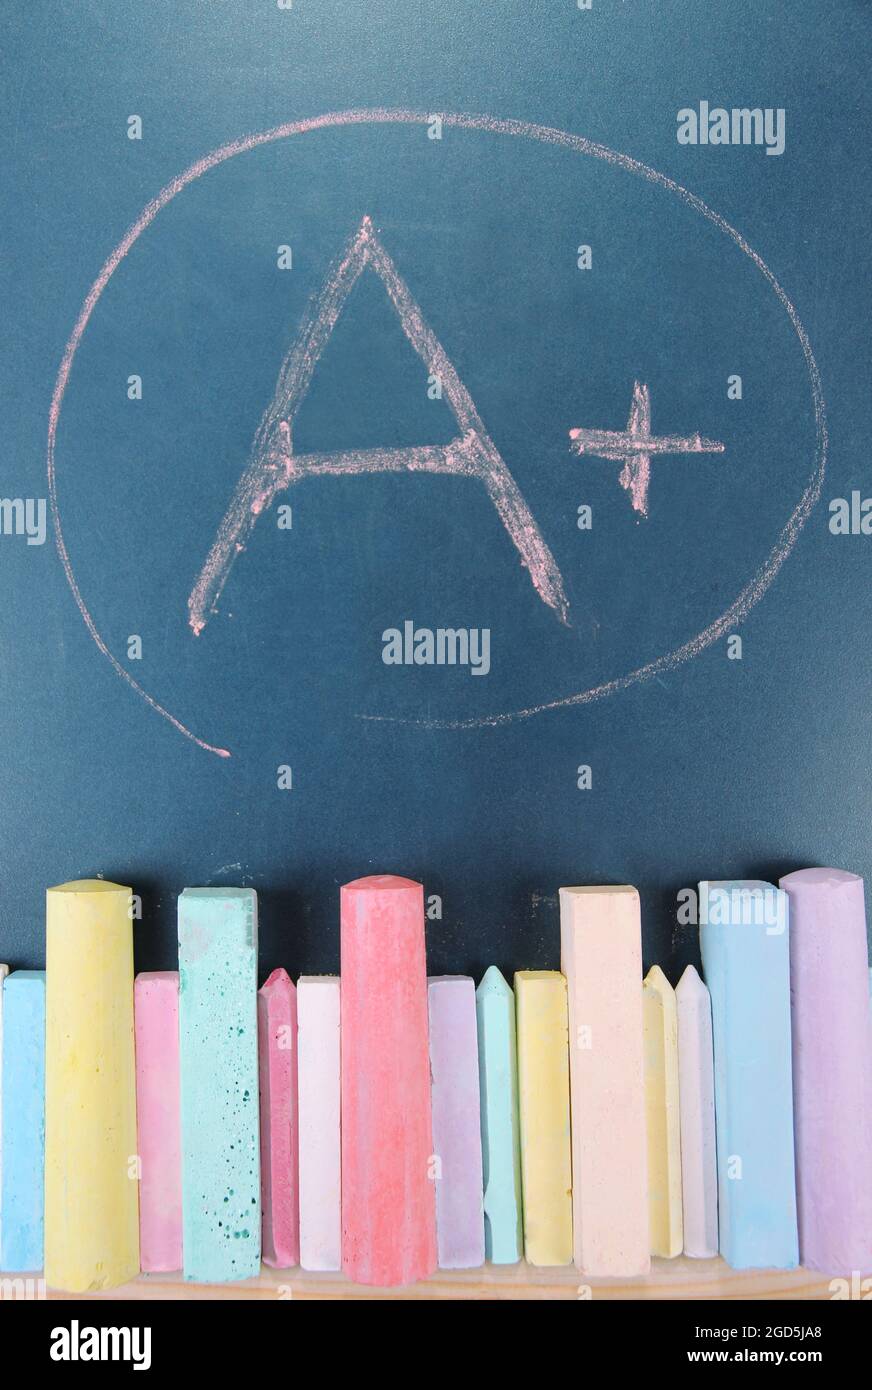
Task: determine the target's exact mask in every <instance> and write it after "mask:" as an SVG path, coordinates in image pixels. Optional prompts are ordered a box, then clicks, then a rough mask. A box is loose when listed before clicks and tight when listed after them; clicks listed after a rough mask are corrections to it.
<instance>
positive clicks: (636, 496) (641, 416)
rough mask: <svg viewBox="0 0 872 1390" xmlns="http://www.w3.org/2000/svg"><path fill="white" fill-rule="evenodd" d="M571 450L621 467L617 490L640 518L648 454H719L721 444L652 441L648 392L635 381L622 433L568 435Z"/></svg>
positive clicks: (691, 439) (697, 438)
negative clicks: (624, 493)
mask: <svg viewBox="0 0 872 1390" xmlns="http://www.w3.org/2000/svg"><path fill="white" fill-rule="evenodd" d="M569 438H570V439H571V440H572V444H571V446H570V447H571V448H572V449H573V451H574V452H575V453H576V454H579V455H580V454H590V455H592V456H593V457H594V458H600V459H607V460H608V461H609V462H610V463H623V465H624V466H623V468H622V469H621V473H620V477H619V478H618V481H619V483H620V484H621V487H623V488H626V490H627V492H629V494H630V501H631V502H632V504H633V511H634V512H640V513H641V515H642V516H647V515H648V486H649V484H650V481H651V455H652V454H661V455H662V454H722V453H723V452H724V446H723V444H719V443H718V442H717V440H714V439H703V438H702V436H701V435H699V434H692V435H688V436H686V437H682V436H681V435H678V434H663V435H659V436H658V437H656V438H655V436H654V435H652V433H651V392H650V391H649V390H648V387H647V386H642V385H641V384H640V383H639V382H638V381H637V382H636V383H635V384H634V386H633V401H632V404H631V406H630V418H629V420H628V421H627V428H626V430H582V429H574V430H570V431H569Z"/></svg>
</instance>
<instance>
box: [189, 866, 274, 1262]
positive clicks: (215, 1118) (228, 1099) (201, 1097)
mask: <svg viewBox="0 0 872 1390" xmlns="http://www.w3.org/2000/svg"><path fill="white" fill-rule="evenodd" d="M257 1066H258V1054H257V898H256V896H255V894H254V893H253V892H252V891H251V890H250V889H247V888H186V889H185V891H184V892H183V893H182V895H181V897H180V898H179V1072H180V1092H181V1117H182V1123H181V1130H182V1232H183V1247H184V1273H185V1278H186V1279H196V1280H197V1281H198V1282H199V1283H204V1284H206V1283H218V1282H222V1281H227V1280H234V1279H248V1278H251V1277H252V1276H254V1275H256V1274H259V1273H260V1233H261V1204H260V1141H259V1106H258V1074H257Z"/></svg>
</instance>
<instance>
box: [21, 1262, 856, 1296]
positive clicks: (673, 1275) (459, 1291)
mask: <svg viewBox="0 0 872 1390" xmlns="http://www.w3.org/2000/svg"><path fill="white" fill-rule="evenodd" d="M832 1282H833V1281H832V1280H831V1279H830V1277H829V1276H828V1275H825V1274H815V1273H812V1272H811V1271H810V1270H805V1269H792V1270H779V1269H765V1270H753V1271H750V1272H749V1271H742V1272H740V1271H737V1270H733V1269H730V1267H729V1266H728V1265H727V1264H725V1263H724V1261H723V1260H720V1259H718V1260H691V1259H687V1258H685V1257H683V1256H679V1257H678V1258H677V1259H674V1260H654V1261H652V1269H651V1273H650V1274H649V1275H647V1276H645V1277H644V1278H640V1279H630V1280H624V1279H591V1280H588V1281H585V1280H583V1279H582V1277H581V1276H580V1275H579V1273H578V1271H577V1270H576V1269H574V1268H572V1267H571V1266H570V1267H567V1268H558V1269H534V1268H533V1267H532V1266H531V1265H527V1264H524V1263H523V1262H522V1263H521V1264H517V1265H504V1266H498V1265H485V1266H483V1268H481V1269H464V1270H443V1271H441V1272H440V1273H438V1274H435V1275H433V1277H432V1278H431V1279H424V1280H421V1281H420V1282H419V1283H417V1284H412V1285H409V1286H407V1287H405V1288H399V1289H377V1288H368V1287H366V1286H364V1285H361V1284H352V1283H350V1282H349V1280H347V1279H346V1278H344V1277H343V1276H342V1275H341V1274H308V1273H306V1271H304V1270H300V1269H290V1270H280V1269H269V1268H268V1267H267V1266H265V1265H264V1266H263V1267H262V1268H261V1272H260V1275H259V1277H258V1278H256V1279H247V1280H245V1281H244V1282H240V1283H237V1284H192V1283H188V1282H186V1281H185V1280H184V1279H182V1277H181V1275H180V1274H141V1275H140V1276H139V1278H138V1279H134V1280H132V1281H131V1282H130V1283H129V1284H124V1285H122V1286H121V1288H117V1289H107V1290H105V1291H104V1292H101V1293H97V1294H84V1295H83V1294H76V1295H70V1294H64V1293H54V1292H52V1291H51V1290H49V1293H48V1297H49V1298H50V1299H66V1298H70V1297H75V1298H82V1297H85V1298H105V1299H110V1300H114V1299H121V1300H128V1299H132V1300H140V1299H143V1300H147V1299H166V1300H171V1299H229V1300H237V1299H270V1298H272V1299H290V1300H291V1301H293V1300H294V1299H328V1300H333V1299H369V1300H372V1299H376V1300H381V1299H391V1298H392V1299H404V1300H415V1299H422V1300H437V1301H438V1300H456V1299H485V1300H487V1299H499V1300H502V1299H566V1300H573V1299H574V1300H578V1299H583V1298H590V1299H592V1300H593V1301H596V1300H602V1299H609V1300H612V1299H627V1300H632V1299H652V1300H654V1301H662V1300H670V1299H675V1300H693V1299H716V1300H717V1299H748V1298H751V1299H767V1298H768V1299H825V1300H829V1299H832V1298H833V1297H836V1296H837V1295H838V1288H836V1289H833V1288H831V1287H830V1285H831V1283H832ZM588 1288H589V1289H590V1293H589V1294H588V1293H587V1289H588ZM842 1297H850V1289H848V1290H847V1292H845V1291H844V1290H843V1291H842Z"/></svg>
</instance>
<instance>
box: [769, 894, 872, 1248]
mask: <svg viewBox="0 0 872 1390" xmlns="http://www.w3.org/2000/svg"><path fill="white" fill-rule="evenodd" d="M781 887H782V888H783V889H784V891H785V892H786V893H787V895H788V898H789V899H790V993H791V1002H792V1006H793V1104H794V1116H795V1127H796V1191H797V1203H798V1210H799V1253H800V1259H801V1260H802V1263H803V1264H804V1265H805V1266H806V1267H807V1268H808V1269H818V1270H823V1271H825V1272H826V1273H830V1274H850V1273H851V1271H853V1270H859V1271H861V1272H865V1271H867V1270H872V1020H870V1017H869V998H868V974H867V972H868V969H869V958H868V951H867V946H866V912H865V906H864V901H863V880H862V879H861V878H858V877H857V875H856V874H849V873H844V872H843V871H842V870H840V869H800V870H799V871H798V872H797V873H793V874H786V875H785V877H784V878H782V879H781Z"/></svg>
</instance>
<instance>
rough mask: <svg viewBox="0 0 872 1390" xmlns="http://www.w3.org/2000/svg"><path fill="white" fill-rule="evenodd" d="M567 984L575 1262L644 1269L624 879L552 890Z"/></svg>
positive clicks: (639, 1107) (633, 960) (641, 1111)
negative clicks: (557, 893) (556, 896)
mask: <svg viewBox="0 0 872 1390" xmlns="http://www.w3.org/2000/svg"><path fill="white" fill-rule="evenodd" d="M560 960H561V966H562V969H563V973H564V975H565V976H566V981H567V986H568V991H569V1040H570V1047H569V1064H570V1076H571V1082H572V1165H573V1185H572V1198H573V1225H574V1243H575V1263H576V1265H577V1266H578V1268H579V1269H580V1270H582V1271H584V1273H586V1274H592V1275H613V1276H620V1277H623V1278H629V1277H632V1276H633V1275H637V1274H645V1273H646V1272H647V1271H648V1269H649V1267H650V1256H649V1249H648V1180H647V1138H646V1122H645V1080H644V1063H643V1046H642V993H641V991H642V929H641V916H640V909H639V894H638V893H637V892H636V889H635V888H631V887H629V886H616V887H613V886H604V887H580V888H561V890H560Z"/></svg>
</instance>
